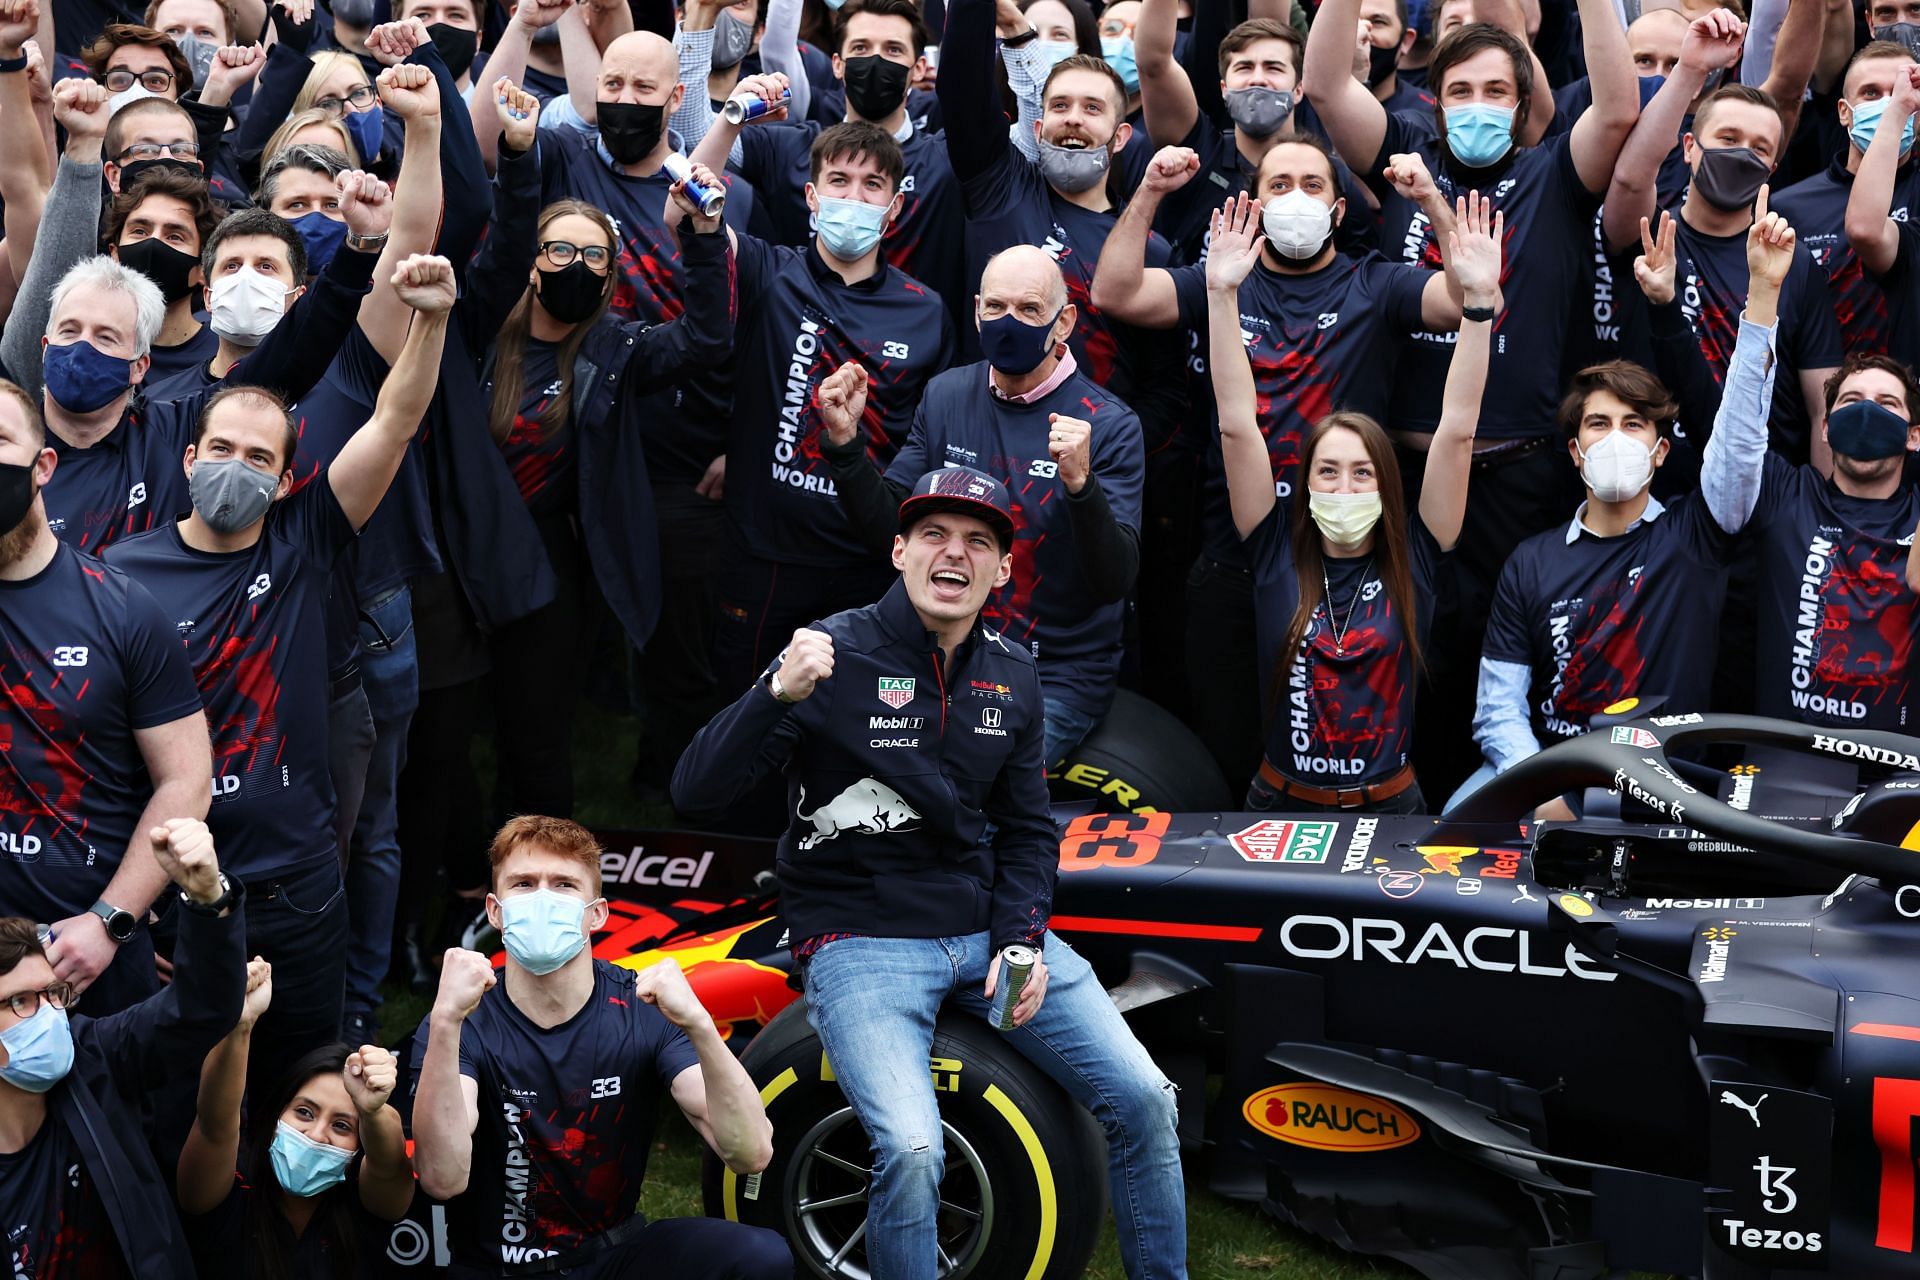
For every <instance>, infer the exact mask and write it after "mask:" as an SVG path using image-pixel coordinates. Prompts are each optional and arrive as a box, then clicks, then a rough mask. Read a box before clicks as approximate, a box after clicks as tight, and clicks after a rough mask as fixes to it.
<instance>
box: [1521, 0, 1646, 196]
mask: <svg viewBox="0 0 1920 1280" xmlns="http://www.w3.org/2000/svg"><path fill="white" fill-rule="evenodd" d="M1580 39H1581V41H1582V43H1583V44H1584V45H1585V47H1586V53H1587V83H1588V84H1590V85H1591V86H1592V88H1593V105H1592V106H1590V107H1588V108H1587V109H1586V110H1585V111H1583V112H1581V113H1580V118H1579V119H1578V120H1576V121H1574V123H1573V135H1572V137H1571V138H1570V139H1569V145H1570V146H1571V147H1572V150H1573V167H1574V170H1575V171H1576V172H1577V173H1579V175H1580V182H1581V185H1582V186H1584V187H1586V189H1587V190H1588V191H1590V192H1592V193H1593V194H1594V195H1602V194H1604V193H1605V191H1606V189H1607V180H1608V179H1609V178H1610V177H1612V175H1613V166H1614V162H1615V161H1617V160H1618V159H1619V158H1620V148H1621V146H1622V145H1623V144H1624V143H1625V142H1626V140H1627V134H1628V133H1629V132H1631V131H1632V129H1633V122H1634V121H1635V120H1637V119H1639V117H1640V77H1639V76H1637V75H1635V74H1634V70H1633V55H1632V54H1630V53H1629V52H1628V51H1627V33H1626V30H1625V28H1623V27H1622V26H1621V25H1620V15H1619V13H1618V12H1617V11H1615V9H1614V7H1613V0H1580ZM1545 91H1546V89H1545V85H1544V83H1543V84H1542V85H1540V86H1538V87H1537V88H1536V89H1535V92H1536V93H1539V92H1545Z"/></svg>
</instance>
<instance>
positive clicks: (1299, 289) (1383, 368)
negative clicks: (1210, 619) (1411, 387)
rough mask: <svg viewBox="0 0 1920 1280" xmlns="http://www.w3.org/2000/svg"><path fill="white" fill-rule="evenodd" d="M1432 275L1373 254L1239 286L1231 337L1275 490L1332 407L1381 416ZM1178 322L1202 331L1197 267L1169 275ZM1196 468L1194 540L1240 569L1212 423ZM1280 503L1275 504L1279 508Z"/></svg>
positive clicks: (1283, 485)
mask: <svg viewBox="0 0 1920 1280" xmlns="http://www.w3.org/2000/svg"><path fill="white" fill-rule="evenodd" d="M1432 276H1433V273H1432V272H1430V271H1425V270H1422V269H1421V268H1419V267H1413V266H1408V265H1406V264H1405V263H1398V262H1388V261H1387V260H1386V259H1385V258H1382V257H1381V256H1380V255H1379V254H1377V253H1370V254H1367V255H1366V256H1365V257H1359V258H1351V257H1347V256H1345V255H1338V254H1337V255H1335V257H1334V258H1333V260H1332V261H1331V262H1330V263H1328V264H1327V265H1326V266H1325V267H1322V268H1321V269H1320V270H1318V271H1314V272H1311V273H1309V274H1307V275H1284V274H1282V273H1280V272H1278V271H1273V270H1270V269H1268V267H1267V265H1266V263H1265V262H1259V263H1256V264H1255V265H1254V268H1253V270H1252V271H1251V272H1249V273H1248V274H1247V278H1246V280H1245V281H1244V282H1242V284H1241V285H1240V339H1241V342H1242V343H1243V344H1244V345H1245V346H1246V351H1247V360H1248V363H1249V364H1250V365H1251V366H1252V368H1253V388H1254V397H1255V413H1256V416H1257V419H1258V421H1259V424H1260V434H1261V435H1262V436H1264V437H1265V438H1266V442H1267V458H1268V460H1269V461H1270V462H1271V463H1272V464H1273V483H1274V492H1275V493H1276V494H1278V495H1279V496H1280V497H1281V498H1283V499H1284V498H1286V497H1288V496H1290V495H1291V494H1292V493H1293V486H1294V484H1295V483H1296V481H1297V479H1298V473H1299V470H1300V445H1301V442H1302V441H1304V440H1305V439H1306V437H1307V435H1308V434H1309V433H1310V432H1311V431H1312V430H1313V428H1314V426H1315V424H1317V423H1318V422H1319V421H1320V420H1321V419H1322V418H1324V417H1326V416H1327V415H1328V414H1329V413H1332V412H1333V411H1334V410H1336V409H1352V410H1356V411H1358V412H1360V413H1365V414H1369V415H1371V416H1372V417H1373V418H1375V419H1376V420H1378V419H1382V418H1384V417H1385V414H1386V409H1387V397H1388V393H1389V391H1390V389H1391V388H1392V386H1393V380H1394V366H1395V363H1396V362H1397V360H1398V354H1399V346H1400V343H1399V337H1400V335H1401V334H1404V333H1406V332H1407V331H1408V330H1409V329H1413V328H1417V327H1418V326H1419V324H1420V297H1421V294H1422V292H1423V291H1424V290H1425V288H1426V285H1427V281H1428V280H1430V279H1431V278H1432ZM1173 283H1174V294H1175V297H1176V298H1177V299H1178V300H1179V305H1180V323H1181V324H1182V325H1184V326H1186V327H1187V328H1190V329H1192V330H1193V331H1194V332H1195V333H1205V332H1206V329H1207V279H1206V268H1205V267H1204V266H1202V265H1200V264H1197V263H1196V264H1195V265H1193V266H1189V267H1179V268H1177V269H1175V271H1174V272H1173ZM1205 459H1206V461H1205V463H1204V469H1203V471H1202V480H1201V484H1202V489H1201V536H1202V538H1203V540H1204V543H1203V545H1204V547H1205V549H1206V553H1207V554H1208V555H1209V556H1211V557H1213V558H1214V559H1215V560H1219V561H1222V562H1224V563H1227V564H1242V563H1245V554H1244V552H1243V551H1242V548H1241V545H1240V538H1239V536H1238V535H1237V534H1236V533H1235V531H1234V527H1233V513H1232V511H1231V509H1230V508H1229V506H1228V502H1227V481H1226V473H1225V471H1224V470H1223V468H1222V466H1221V462H1220V435H1219V419H1218V418H1217V417H1216V418H1215V420H1214V428H1213V430H1212V431H1210V432H1209V433H1208V439H1207V450H1206V454H1205ZM1282 505H1284V503H1283V504H1282Z"/></svg>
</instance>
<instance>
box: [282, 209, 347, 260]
mask: <svg viewBox="0 0 1920 1280" xmlns="http://www.w3.org/2000/svg"><path fill="white" fill-rule="evenodd" d="M293 229H294V230H295V231H298V232H299V233H300V239H301V241H302V243H304V244H305V245H306V247H307V274H308V275H314V276H317V275H319V274H320V273H321V272H322V271H325V270H326V269H327V264H328V263H329V262H332V261H333V255H334V254H336V253H338V252H340V246H341V245H342V244H343V243H344V242H345V241H346V238H347V224H346V223H344V222H342V221H341V220H340V219H338V218H329V217H328V216H327V215H326V214H324V213H320V212H318V211H315V212H313V213H303V214H301V215H300V216H299V217H297V218H295V219H293Z"/></svg>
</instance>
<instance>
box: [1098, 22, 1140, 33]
mask: <svg viewBox="0 0 1920 1280" xmlns="http://www.w3.org/2000/svg"><path fill="white" fill-rule="evenodd" d="M1100 34H1101V35H1103V36H1130V35H1132V34H1133V28H1132V27H1129V26H1128V25H1127V24H1126V21H1125V20H1124V19H1121V18H1109V19H1107V20H1106V21H1105V22H1103V23H1101V24H1100Z"/></svg>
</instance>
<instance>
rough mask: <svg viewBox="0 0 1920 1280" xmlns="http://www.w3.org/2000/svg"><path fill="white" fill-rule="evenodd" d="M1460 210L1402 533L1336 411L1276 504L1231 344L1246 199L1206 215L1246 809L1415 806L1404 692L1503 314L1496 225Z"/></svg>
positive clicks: (1369, 429)
mask: <svg viewBox="0 0 1920 1280" xmlns="http://www.w3.org/2000/svg"><path fill="white" fill-rule="evenodd" d="M1459 212H1460V229H1459V232H1458V234H1457V236H1456V237H1454V238H1453V240H1452V244H1451V245H1450V250H1451V251H1450V253H1449V257H1450V259H1451V260H1452V261H1453V264H1454V269H1455V270H1456V271H1457V272H1458V273H1459V277H1460V281H1461V284H1462V285H1463V287H1464V289H1465V302H1466V308H1467V316H1466V319H1464V320H1463V321H1462V322H1461V326H1460V341H1459V343H1458V344H1457V346H1456V349H1455V352H1454V359H1453V361H1452V363H1451V364H1450V365H1449V366H1448V369H1447V390H1446V396H1445V401H1444V403H1445V408H1444V411H1443V413H1442V416H1441V419H1440V429H1439V430H1438V431H1437V432H1436V433H1435V438H1434V445H1433V448H1432V450H1431V451H1430V452H1429V453H1428V455H1427V472H1426V475H1425V477H1424V483H1423V484H1422V485H1421V489H1420V509H1419V512H1418V513H1417V514H1416V515H1414V516H1413V518H1412V519H1411V520H1409V519H1408V515H1407V511H1406V506H1405V499H1404V497H1403V496H1402V493H1401V487H1400V468H1399V464H1398V463H1397V462H1396V461H1395V459H1394V453H1393V445H1392V442H1391V441H1389V440H1388V438H1387V434H1386V432H1385V431H1383V430H1381V428H1380V424H1379V423H1377V422H1376V421H1374V420H1373V419H1372V418H1371V417H1369V416H1367V415H1366V414H1364V413H1356V412H1353V411H1351V410H1342V411H1337V412H1332V413H1328V414H1326V415H1325V416H1324V417H1322V418H1321V420H1320V421H1319V423H1317V424H1316V425H1315V427H1314V428H1313V431H1312V433H1311V434H1310V435H1309V436H1308V437H1307V440H1306V443H1305V451H1306V456H1305V458H1304V459H1303V466H1302V468H1301V472H1302V474H1301V476H1300V480H1301V486H1300V488H1299V490H1298V491H1297V492H1296V493H1295V495H1294V498H1293V501H1292V503H1291V504H1289V505H1288V506H1283V505H1282V504H1281V503H1280V502H1279V501H1278V500H1277V499H1276V497H1275V495H1274V485H1273V470H1272V466H1271V463H1270V461H1269V457H1268V446H1267V442H1265V441H1263V440H1262V439H1261V436H1260V430H1259V427H1260V421H1259V413H1258V409H1257V404H1258V401H1259V399H1260V391H1259V386H1258V382H1257V379H1256V378H1255V377H1254V373H1253V368H1252V366H1251V364H1250V363H1249V361H1248V359H1247V356H1246V354H1245V350H1244V346H1243V343H1242V341H1241V337H1240V333H1241V329H1240V325H1241V324H1243V323H1245V322H1244V320H1242V319H1241V316H1242V314H1243V312H1242V308H1243V307H1244V305H1245V304H1244V302H1243V297H1244V294H1243V292H1242V290H1243V288H1244V286H1243V284H1242V281H1244V280H1245V279H1246V278H1247V276H1248V274H1249V273H1250V272H1252V271H1254V270H1256V269H1258V268H1257V264H1258V262H1259V260H1260V256H1261V255H1260V251H1259V244H1258V237H1257V235H1256V232H1255V224H1254V219H1253V216H1252V207H1251V206H1250V205H1249V204H1248V201H1247V198H1246V197H1245V196H1244V195H1243V196H1241V197H1240V200H1239V203H1238V205H1237V206H1229V210H1228V211H1223V214H1216V215H1215V216H1214V225H1213V231H1212V236H1211V239H1210V241H1209V246H1208V257H1207V266H1206V271H1207V302H1208V309H1209V311H1210V313H1211V314H1210V316H1209V320H1210V324H1209V326H1208V327H1209V333H1210V349H1209V360H1208V364H1209V367H1210V368H1211V369H1212V370H1213V383H1214V390H1215V399H1216V400H1217V402H1218V404H1219V406H1220V448H1221V452H1222V454H1223V458H1224V462H1225V468H1226V481H1227V489H1228V497H1229V500H1230V503H1231V506H1232V512H1233V523H1234V528H1235V531H1236V532H1238V533H1239V535H1240V536H1241V537H1242V538H1243V539H1245V540H1246V544H1247V552H1248V556H1249V558H1250V560H1251V561H1252V564H1253V578H1254V585H1255V600H1256V602H1257V614H1258V626H1257V630H1258V633H1259V648H1260V657H1261V666H1262V668H1263V679H1262V682H1261V683H1262V686H1263V688H1264V694H1263V697H1262V705H1263V707H1264V708H1265V711H1266V721H1267V726H1266V735H1265V737H1266V754H1265V758H1264V759H1262V760H1261V762H1260V768H1259V774H1258V776H1257V777H1256V778H1255V779H1254V782H1253V785H1252V787H1251V788H1250V790H1249V791H1248V793H1247V801H1246V803H1247V807H1248V808H1250V809H1260V810H1267V809H1287V810H1297V809H1301V808H1368V809H1373V810H1376V811H1380V812H1394V813H1419V812H1422V811H1423V810H1424V809H1425V803H1424V800H1423V798H1422V796H1421V794H1420V788H1419V785H1418V784H1417V783H1416V782H1415V781H1414V776H1413V766H1412V764H1411V763H1410V760H1411V749H1412V744H1413V692H1414V679H1415V673H1416V672H1417V671H1418V670H1419V667H1420V651H1421V650H1422V649H1424V648H1425V647H1426V645H1427V641H1428V638H1429V637H1430V636H1431V635H1432V631H1433V616H1434V605H1435V601H1436V597H1437V595H1438V583H1437V581H1436V579H1437V577H1438V575H1439V571H1440V560H1441V557H1442V556H1444V555H1445V554H1446V553H1447V552H1449V551H1451V550H1452V549H1453V544H1454V542H1455V541H1456V540H1457V539H1458V538H1459V535H1460V522H1461V520H1462V518H1463V517H1464V515H1465V513H1466V506H1467V482H1468V476H1469V473H1470V471H1471V470H1472V462H1473V432H1474V427H1475V425H1476V422H1475V415H1476V414H1477V413H1478V411H1479V405H1480V393H1481V392H1482V391H1483V390H1484V389H1485V386H1486V378H1487V347H1488V344H1489V341H1490V335H1491V333H1492V324H1493V316H1494V312H1495V308H1496V306H1497V304H1498V303H1499V300H1500V232H1501V225H1500V220H1499V219H1498V218H1497V217H1495V216H1492V215H1490V214H1489V212H1488V209H1487V205H1486V201H1485V200H1484V198H1479V197H1476V198H1475V207H1474V208H1472V209H1469V208H1468V207H1467V202H1466V201H1464V200H1463V201H1462V202H1461V207H1460V211H1459ZM1289 508H1290V509H1289ZM1242 696H1243V697H1244V696H1245V694H1244V691H1243V692H1242Z"/></svg>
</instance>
